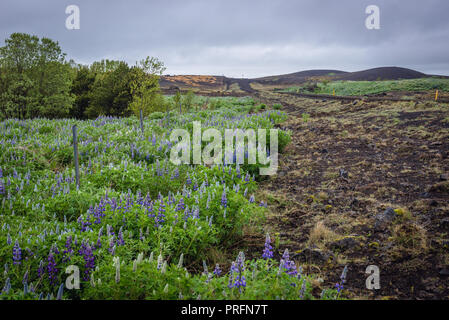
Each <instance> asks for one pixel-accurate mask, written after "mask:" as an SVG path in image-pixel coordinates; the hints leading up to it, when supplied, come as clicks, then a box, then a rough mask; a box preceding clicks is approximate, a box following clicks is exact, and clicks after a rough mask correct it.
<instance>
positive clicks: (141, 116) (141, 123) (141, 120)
mask: <svg viewBox="0 0 449 320" xmlns="http://www.w3.org/2000/svg"><path fill="white" fill-rule="evenodd" d="M140 130H141V131H142V134H144V132H143V115H142V109H140Z"/></svg>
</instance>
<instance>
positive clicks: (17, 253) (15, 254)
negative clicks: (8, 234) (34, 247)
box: [12, 240, 22, 264]
mask: <svg viewBox="0 0 449 320" xmlns="http://www.w3.org/2000/svg"><path fill="white" fill-rule="evenodd" d="M12 260H13V261H14V264H20V263H21V261H22V249H21V248H20V245H19V240H16V242H15V244H14V247H13V248H12Z"/></svg>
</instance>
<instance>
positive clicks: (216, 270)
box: [214, 263, 221, 277]
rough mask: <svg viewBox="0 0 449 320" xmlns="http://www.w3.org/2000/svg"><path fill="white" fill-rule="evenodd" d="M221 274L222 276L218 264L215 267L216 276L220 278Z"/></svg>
mask: <svg viewBox="0 0 449 320" xmlns="http://www.w3.org/2000/svg"><path fill="white" fill-rule="evenodd" d="M220 274H221V269H220V265H219V264H218V263H217V264H216V265H215V269H214V275H215V276H216V277H219V276H220Z"/></svg>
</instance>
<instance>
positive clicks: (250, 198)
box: [249, 194, 256, 203]
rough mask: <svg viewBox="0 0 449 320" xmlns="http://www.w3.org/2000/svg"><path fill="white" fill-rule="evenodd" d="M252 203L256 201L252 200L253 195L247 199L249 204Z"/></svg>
mask: <svg viewBox="0 0 449 320" xmlns="http://www.w3.org/2000/svg"><path fill="white" fill-rule="evenodd" d="M254 201H256V200H255V199H254V195H253V194H252V195H251V197H249V203H254Z"/></svg>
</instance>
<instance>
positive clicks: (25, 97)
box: [0, 33, 74, 119]
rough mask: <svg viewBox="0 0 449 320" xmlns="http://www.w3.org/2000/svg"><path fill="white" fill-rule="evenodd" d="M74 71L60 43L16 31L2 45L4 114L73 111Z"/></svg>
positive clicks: (61, 114)
mask: <svg viewBox="0 0 449 320" xmlns="http://www.w3.org/2000/svg"><path fill="white" fill-rule="evenodd" d="M71 81H72V72H71V69H70V65H69V64H68V63H67V62H66V61H65V54H64V53H62V51H61V48H60V47H59V44H58V43H57V42H54V41H52V40H50V39H48V38H45V37H43V38H41V39H39V38H38V37H36V36H31V35H28V34H25V33H13V34H11V36H10V37H9V38H8V39H6V40H5V46H4V47H1V48H0V117H3V118H13V117H16V118H20V119H26V118H33V117H37V116H40V117H48V118H58V117H64V116H67V115H68V114H69V111H70V108H71V106H72V104H73V100H74V97H73V96H72V94H71V93H70V85H71Z"/></svg>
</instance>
